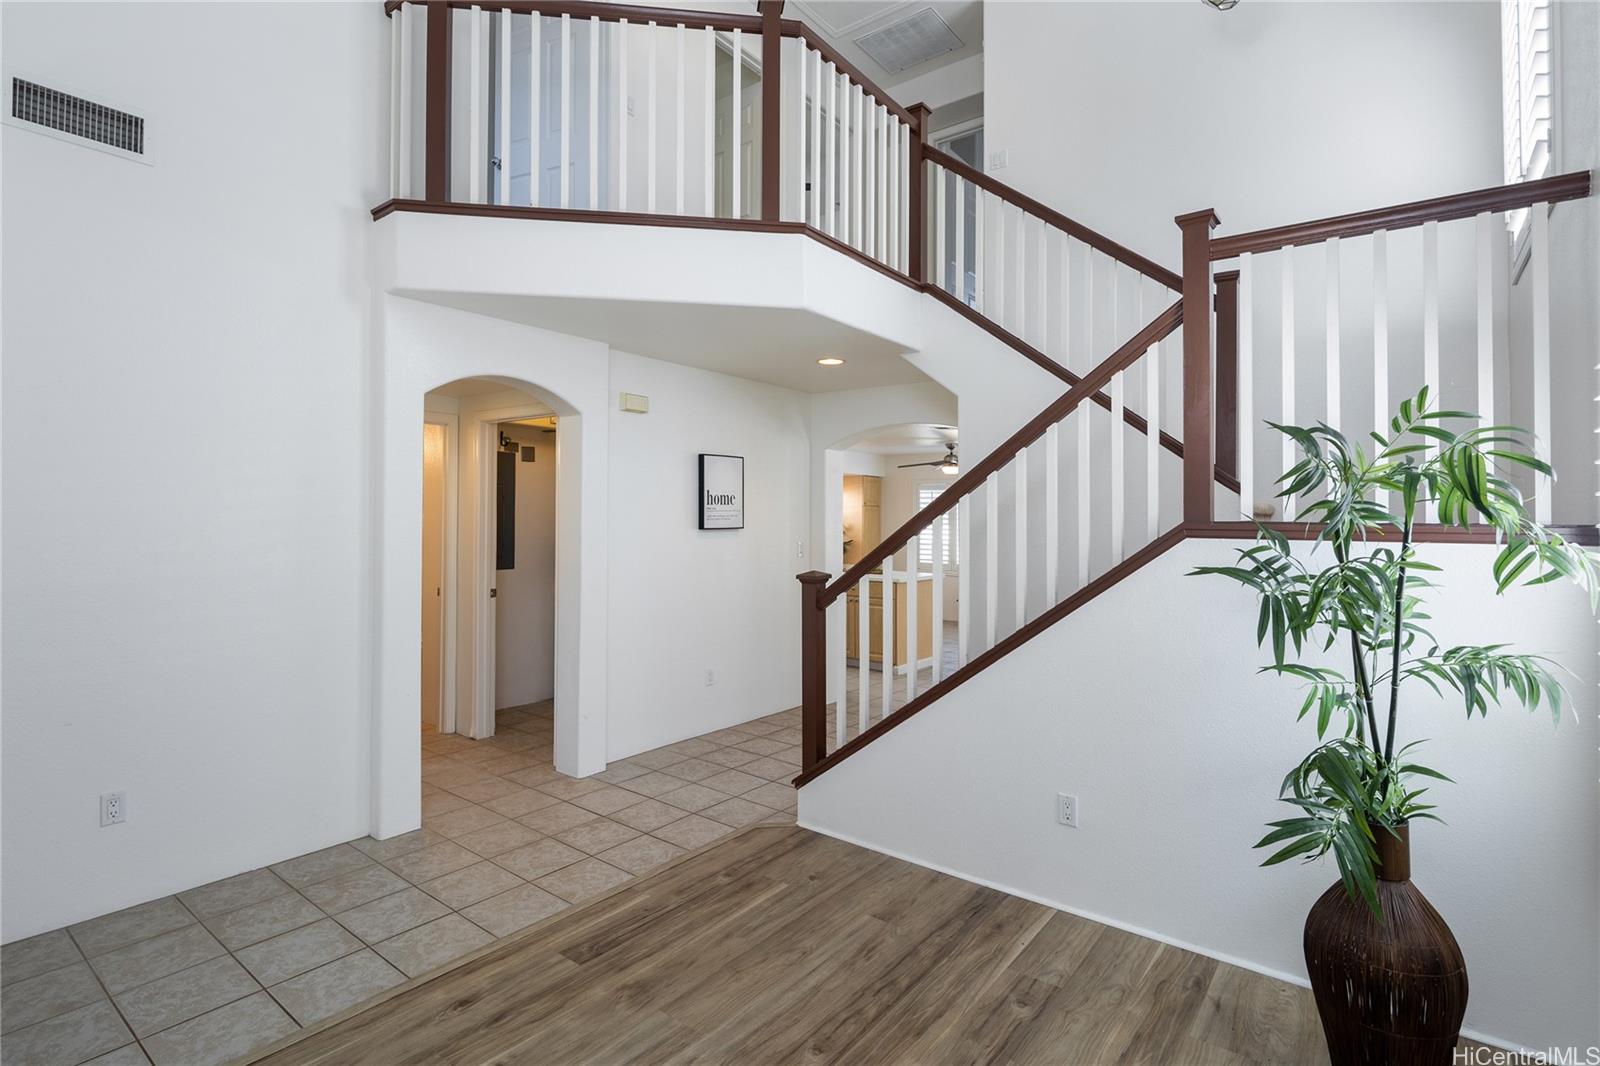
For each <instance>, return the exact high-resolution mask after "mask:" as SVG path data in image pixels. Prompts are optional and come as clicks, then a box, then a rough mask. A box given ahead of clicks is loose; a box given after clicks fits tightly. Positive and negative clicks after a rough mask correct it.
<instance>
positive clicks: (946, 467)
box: [899, 444, 961, 474]
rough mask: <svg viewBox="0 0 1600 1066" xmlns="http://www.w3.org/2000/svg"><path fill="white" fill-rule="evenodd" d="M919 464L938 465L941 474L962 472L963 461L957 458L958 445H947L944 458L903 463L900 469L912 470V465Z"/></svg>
mask: <svg viewBox="0 0 1600 1066" xmlns="http://www.w3.org/2000/svg"><path fill="white" fill-rule="evenodd" d="M917 466H936V467H938V468H939V473H941V474H959V473H961V461H960V460H959V459H957V458H956V446H955V445H954V444H946V445H945V453H944V458H943V459H934V460H931V461H929V462H926V463H901V464H900V466H899V469H901V470H910V469H911V468H912V467H917Z"/></svg>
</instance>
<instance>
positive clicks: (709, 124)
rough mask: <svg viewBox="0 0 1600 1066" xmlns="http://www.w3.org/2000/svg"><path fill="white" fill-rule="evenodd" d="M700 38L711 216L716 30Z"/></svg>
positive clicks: (707, 194) (711, 212)
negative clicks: (702, 57)
mask: <svg viewBox="0 0 1600 1066" xmlns="http://www.w3.org/2000/svg"><path fill="white" fill-rule="evenodd" d="M701 39H702V40H703V41H704V42H705V45H704V47H705V58H704V59H703V60H702V66H704V67H705V85H706V99H705V120H704V121H705V134H706V135H705V155H706V158H705V173H704V174H703V175H701V178H702V181H703V184H704V185H705V216H706V217H707V218H712V217H714V216H715V215H716V213H717V31H716V30H713V29H711V28H710V27H709V26H708V27H706V29H705V31H704V33H703V34H702V36H701ZM800 102H801V105H802V106H804V104H805V94H804V93H801V94H800Z"/></svg>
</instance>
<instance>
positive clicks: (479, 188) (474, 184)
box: [466, 7, 488, 204]
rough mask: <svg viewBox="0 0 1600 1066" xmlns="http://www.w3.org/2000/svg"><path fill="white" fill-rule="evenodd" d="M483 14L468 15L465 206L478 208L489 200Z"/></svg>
mask: <svg viewBox="0 0 1600 1066" xmlns="http://www.w3.org/2000/svg"><path fill="white" fill-rule="evenodd" d="M485 14H486V12H485V11H484V10H483V8H481V7H474V8H473V9H472V10H471V11H469V12H467V20H468V21H467V29H468V33H467V46H468V48H469V50H470V51H469V53H468V59H467V84H468V86H469V87H470V88H469V89H468V92H467V197H466V198H467V202H468V203H474V204H481V203H483V202H484V201H485V200H486V199H488V188H487V183H486V182H485V181H484V180H483V165H484V151H483V134H484V116H483V110H484V103H483V96H484V73H483V19H484V16H485Z"/></svg>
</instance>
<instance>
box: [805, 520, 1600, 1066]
mask: <svg viewBox="0 0 1600 1066" xmlns="http://www.w3.org/2000/svg"><path fill="white" fill-rule="evenodd" d="M1234 547H1235V545H1234V544H1232V543H1230V542H1226V541H1187V542H1184V543H1182V544H1180V545H1178V546H1177V547H1175V548H1173V549H1172V550H1170V551H1169V552H1168V553H1167V554H1165V555H1163V556H1161V557H1160V558H1159V559H1157V560H1156V561H1154V562H1153V563H1151V564H1149V565H1147V566H1146V567H1144V568H1143V569H1141V570H1139V571H1138V572H1137V573H1135V574H1134V575H1132V576H1131V577H1129V578H1128V579H1127V580H1125V581H1124V582H1122V583H1121V584H1119V585H1117V586H1116V587H1114V588H1113V589H1111V590H1110V591H1109V592H1107V593H1106V594H1104V595H1103V596H1101V597H1099V598H1098V599H1096V600H1095V601H1094V602H1093V603H1092V604H1091V605H1090V606H1089V607H1088V608H1086V609H1085V610H1083V611H1081V612H1079V613H1076V614H1073V615H1070V616H1068V617H1067V618H1066V619H1064V620H1063V621H1061V622H1060V623H1058V624H1057V625H1056V626H1054V627H1052V628H1051V629H1049V630H1048V631H1047V632H1046V633H1045V634H1043V635H1042V636H1040V637H1039V638H1037V639H1035V640H1034V641H1032V642H1030V643H1029V644H1027V645H1024V646H1023V647H1022V648H1020V649H1018V650H1017V651H1016V652H1014V653H1012V654H1011V655H1010V656H1009V657H1008V658H1007V659H1005V660H1004V662H1002V663H1001V664H999V665H997V666H995V667H993V668H991V669H989V670H986V671H984V672H983V673H981V674H979V675H978V676H977V677H976V678H975V679H973V680H972V681H970V682H968V683H967V684H966V685H964V686H962V687H961V688H959V689H957V690H956V691H955V692H953V693H951V694H950V695H949V696H947V697H945V698H944V699H943V700H941V701H939V702H938V703H936V704H934V705H933V706H932V707H930V708H928V709H927V710H925V711H923V712H922V713H921V714H919V715H917V716H916V717H915V718H913V719H911V720H910V721H908V722H906V723H905V724H904V725H902V726H900V727H899V728H898V729H896V730H895V731H894V732H893V733H892V734H890V735H889V736H888V737H886V738H885V739H884V740H882V741H880V742H879V743H876V744H873V745H870V746H869V747H867V748H866V749H864V750H863V751H861V752H859V753H857V754H856V755H854V756H852V757H851V758H850V759H848V760H846V761H845V762H844V763H842V764H841V765H840V766H838V767H837V768H835V769H833V770H830V771H829V772H828V773H826V774H824V775H822V776H821V777H820V778H818V779H817V780H816V781H814V782H812V783H810V784H808V785H807V786H806V787H805V788H804V789H802V790H801V793H800V820H801V822H802V824H804V825H807V826H810V827H812V828H815V829H819V830H821V831H824V832H828V833H833V834H837V835H839V836H842V837H845V838H848V839H851V840H855V841H858V842H860V843H863V844H866V845H867V846H868V847H873V848H877V849H880V850H883V851H887V852H892V853H895V854H899V855H902V856H904V857H906V858H909V859H911V860H912V861H915V862H919V863H923V864H926V865H930V866H935V867H939V868H943V869H946V870H949V871H951V872H954V873H957V874H959V875H961V876H964V877H969V878H972V879H975V880H981V881H984V882H987V883H991V884H994V885H996V886H999V887H1001V888H1004V889H1006V890H1008V891H1013V892H1017V893H1020V894H1022V895H1026V896H1030V897H1033V898H1037V899H1040V900H1042V901H1044V902H1047V903H1050V904H1052V905H1055V906H1060V907H1063V908H1067V909H1071V910H1074V911H1079V912H1082V913H1085V914H1088V915H1090V916H1091V917H1095V918H1098V919H1100V920H1104V921H1109V922H1112V923H1114V924H1118V925H1122V926H1126V927H1129V928H1133V929H1135V930H1138V931H1141V932H1145V933H1148V934H1150V935H1154V936H1157V937H1160V938H1162V939H1166V940H1170V941H1173V942H1176V943H1179V944H1182V945H1184V946H1187V947H1191V948H1193V949H1195V950H1198V951H1201V952H1204V953H1205V954H1208V955H1213V956H1216V957H1219V958H1224V959H1229V960H1231V961H1236V962H1239V963H1241V964H1242V965H1246V966H1249V967H1251V968H1254V969H1259V970H1263V971H1265V972H1269V973H1278V974H1283V975H1287V976H1289V977H1291V978H1293V979H1296V980H1303V978H1304V973H1305V970H1304V966H1303V963H1302V960H1301V948H1300V944H1301V926H1302V924H1303V922H1304V918H1305V913H1306V911H1307V909H1308V908H1309V907H1310V905H1311V903H1312V901H1313V900H1314V899H1315V898H1316V896H1317V894H1318V893H1320V892H1321V891H1322V890H1323V889H1324V888H1325V887H1326V886H1327V885H1328V884H1329V883H1331V882H1332V881H1333V880H1335V879H1336V877H1337V873H1336V871H1335V870H1334V868H1333V867H1332V865H1330V864H1321V865H1317V866H1309V867H1307V866H1294V865H1292V864H1291V865H1289V866H1287V867H1277V868H1274V869H1271V870H1261V869H1257V867H1256V864H1257V863H1259V862H1260V860H1261V858H1262V855H1261V854H1260V853H1258V852H1254V851H1252V850H1251V845H1252V844H1253V843H1255V841H1256V840H1257V839H1259V837H1260V835H1261V833H1262V832H1263V830H1262V825H1263V823H1265V822H1267V821H1269V820H1272V819H1275V818H1281V817H1285V812H1286V811H1287V810H1288V808H1286V807H1284V806H1283V805H1282V804H1280V803H1278V802H1276V800H1275V796H1276V793H1277V788H1278V784H1279V782H1280V781H1281V780H1282V777H1283V774H1284V773H1285V772H1286V771H1287V770H1288V769H1289V768H1290V767H1291V766H1293V765H1294V763H1295V762H1297V761H1298V760H1299V759H1300V758H1301V757H1302V756H1303V755H1304V753H1305V752H1306V751H1307V750H1309V749H1310V748H1311V746H1312V745H1313V744H1315V742H1316V732H1315V729H1314V727H1313V726H1312V725H1311V724H1310V723H1309V722H1301V723H1298V724H1297V723H1296V722H1295V717H1294V716H1295V712H1296V710H1297V709H1298V707H1299V704H1300V698H1301V697H1300V694H1299V689H1298V687H1297V685H1295V684H1293V683H1290V682H1289V681H1285V680H1279V679H1275V678H1271V677H1265V676H1261V675H1258V674H1256V672H1255V671H1256V668H1257V666H1259V665H1260V664H1261V663H1262V662H1263V661H1266V660H1267V659H1268V658H1270V655H1263V654H1262V653H1261V652H1260V651H1259V650H1258V649H1256V648H1255V646H1254V641H1253V638H1254V633H1255V614H1256V612H1255V601H1254V599H1253V597H1251V596H1250V595H1248V594H1247V593H1246V592H1245V591H1243V590H1240V589H1238V588H1237V587H1235V586H1231V585H1229V584H1228V583H1226V582H1224V581H1223V580H1222V579H1220V578H1205V579H1202V578H1189V577H1185V576H1184V575H1185V573H1186V572H1187V571H1188V570H1190V569H1191V568H1192V567H1194V566H1197V565H1202V564H1205V563H1215V562H1220V561H1225V560H1227V559H1230V558H1231V557H1232V550H1233V548H1234ZM1423 555H1424V557H1425V558H1427V559H1429V560H1430V561H1432V562H1436V563H1438V564H1440V565H1442V566H1444V567H1445V573H1444V574H1443V575H1442V584H1443V591H1442V593H1441V594H1440V595H1439V596H1438V597H1437V598H1436V599H1435V600H1434V603H1435V610H1434V612H1433V613H1434V617H1435V623H1434V628H1435V631H1436V632H1437V634H1438V636H1439V639H1440V641H1441V642H1442V643H1444V644H1446V645H1449V644H1453V643H1461V642H1468V641H1472V642H1489V641H1496V640H1505V641H1511V642H1514V643H1515V645H1516V646H1517V647H1519V648H1522V649H1525V650H1528V651H1536V652H1541V653H1544V654H1547V655H1549V656H1551V657H1552V658H1554V659H1555V660H1556V661H1557V662H1559V663H1560V664H1561V665H1563V666H1564V667H1566V668H1567V669H1569V670H1571V671H1573V675H1574V676H1572V677H1571V678H1569V688H1570V689H1571V692H1572V694H1573V703H1572V708H1571V713H1569V714H1568V716H1567V719H1566V721H1565V722H1563V723H1562V725H1561V727H1560V728H1559V729H1557V728H1553V727H1552V723H1551V719H1550V716H1549V714H1548V713H1547V712H1546V711H1545V710H1543V709H1541V710H1539V711H1538V712H1536V713H1534V714H1532V715H1528V714H1525V713H1524V712H1522V711H1520V710H1517V709H1512V708H1504V709H1498V710H1494V711H1491V713H1490V715H1489V717H1488V720H1487V721H1485V720H1481V719H1474V720H1473V721H1470V722H1468V721H1466V720H1465V716H1464V715H1463V714H1462V713H1461V712H1460V710H1459V709H1458V707H1457V706H1456V705H1454V704H1446V703H1442V702H1441V701H1439V700H1436V699H1434V698H1432V696H1431V694H1428V693H1427V692H1426V690H1425V689H1424V690H1422V691H1417V690H1415V689H1413V690H1410V691H1408V692H1407V693H1406V697H1407V704H1406V706H1407V707H1408V708H1409V711H1408V713H1406V714H1405V715H1404V717H1403V718H1402V721H1401V728H1400V734H1399V736H1400V740H1401V742H1406V741H1409V740H1413V739H1416V738H1418V737H1431V738H1433V740H1432V742H1431V743H1429V744H1428V745H1427V746H1426V748H1425V750H1424V751H1422V752H1420V753H1419V754H1421V755H1422V756H1423V758H1424V760H1425V761H1426V762H1427V763H1428V765H1431V766H1434V767H1436V768H1438V769H1440V770H1441V771H1443V772H1445V773H1447V774H1449V775H1451V776H1452V777H1454V778H1455V780H1456V781H1457V782H1459V783H1458V784H1454V785H1448V784H1440V785H1438V786H1437V787H1436V788H1435V789H1434V792H1433V796H1434V798H1435V801H1436V802H1437V803H1439V804H1440V807H1441V809H1440V814H1441V815H1442V816H1443V817H1444V818H1445V819H1446V821H1447V824H1445V825H1436V824H1433V823H1421V824H1419V825H1418V826H1417V828H1416V830H1415V832H1414V836H1413V852H1414V854H1413V864H1412V866H1413V870H1414V872H1415V878H1416V881H1417V884H1418V885H1419V887H1421V888H1422V890H1423V891H1424V892H1425V893H1426V894H1427V895H1428V897H1429V899H1431V900H1432V901H1433V903H1434V905H1435V906H1437V907H1438V909H1439V911H1440V913H1442V914H1443V915H1444V916H1445V918H1446V920H1447V921H1449V923H1450V925H1451V927H1452V928H1453V929H1454V931H1455V934H1456V937H1457V938H1458V939H1459V940H1460V942H1461V946H1462V949H1463V950H1464V951H1465V953H1466V957H1467V965H1468V967H1469V969H1470V971H1471V976H1472V999H1471V1003H1470V1004H1469V1006H1468V1009H1467V1025H1468V1026H1469V1027H1470V1028H1471V1029H1473V1030H1476V1031H1478V1032H1480V1033H1485V1034H1489V1035H1491V1036H1493V1037H1495V1038H1498V1039H1501V1040H1509V1041H1514V1042H1519V1043H1521V1044H1525V1045H1528V1046H1531V1047H1536V1048H1544V1047H1550V1046H1566V1045H1576V1046H1579V1047H1589V1046H1591V1045H1594V1044H1595V1043H1597V1041H1600V1032H1597V1030H1596V1019H1597V1017H1600V1016H1597V1014H1596V1012H1595V1009H1594V1007H1595V1003H1596V1002H1597V1000H1600V981H1597V974H1596V971H1595V944H1596V942H1597V940H1600V923H1597V916H1596V913H1595V907H1594V901H1595V898H1596V895H1597V893H1600V846H1597V841H1596V837H1595V824H1596V822H1595V819H1596V799H1595V792H1594V779H1595V774H1596V771H1597V770H1600V761H1597V757H1596V754H1595V749H1596V732H1595V729H1596V723H1595V711H1596V709H1597V708H1596V701H1595V680H1596V674H1595V654H1596V651H1597V647H1596V638H1595V625H1594V621H1593V619H1592V618H1591V617H1590V615H1589V613H1588V610H1587V601H1586V600H1585V599H1584V597H1583V595H1582V594H1581V593H1580V592H1578V591H1577V590H1576V589H1574V588H1572V587H1570V586H1557V587H1547V588H1542V589H1519V590H1516V591H1515V592H1513V593H1511V594H1509V595H1507V596H1505V597H1504V598H1496V597H1495V596H1494V595H1493V585H1492V583H1491V582H1490V581H1489V579H1488V569H1489V566H1490V564H1491V563H1492V560H1493V555H1494V552H1493V549H1492V548H1489V547H1485V546H1462V545H1429V546H1426V547H1425V548H1424V549H1423ZM1057 792H1070V793H1074V794H1076V795H1077V796H1078V799H1079V803H1080V808H1081V812H1082V814H1081V822H1080V826H1079V828H1077V829H1076V830H1073V829H1068V828H1066V827H1064V826H1061V825H1058V824H1057V823H1056V820H1055V806H1054V805H1055V796H1056V793H1057Z"/></svg>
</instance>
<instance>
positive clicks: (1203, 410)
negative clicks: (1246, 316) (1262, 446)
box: [1176, 207, 1218, 525]
mask: <svg viewBox="0 0 1600 1066" xmlns="http://www.w3.org/2000/svg"><path fill="white" fill-rule="evenodd" d="M1176 221H1177V223H1178V228H1179V229H1180V230H1182V231H1183V521H1184V524H1185V525H1209V524H1210V522H1211V500H1212V488H1211V478H1212V474H1213V470H1214V468H1215V464H1216V459H1215V455H1216V446H1215V441H1214V440H1213V438H1212V424H1213V419H1212V389H1211V230H1212V228H1213V227H1214V226H1216V224H1217V221H1218V220H1217V213H1216V212H1215V211H1213V210H1212V209H1211V208H1209V207H1208V208H1206V209H1205V210H1204V211H1195V212H1193V213H1191V214H1187V215H1179V216H1178V217H1177V219H1176Z"/></svg>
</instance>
